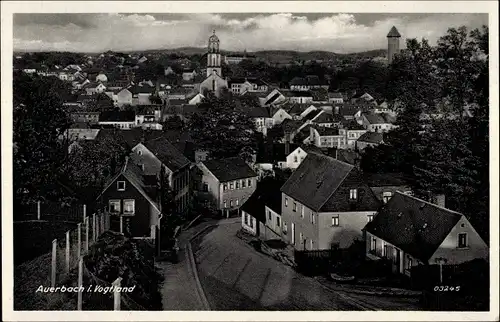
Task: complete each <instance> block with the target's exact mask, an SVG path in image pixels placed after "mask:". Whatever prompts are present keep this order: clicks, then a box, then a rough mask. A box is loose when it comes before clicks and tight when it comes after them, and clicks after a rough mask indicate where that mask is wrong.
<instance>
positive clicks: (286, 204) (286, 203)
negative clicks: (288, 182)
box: [285, 198, 288, 207]
mask: <svg viewBox="0 0 500 322" xmlns="http://www.w3.org/2000/svg"><path fill="white" fill-rule="evenodd" d="M285 207H288V198H285Z"/></svg>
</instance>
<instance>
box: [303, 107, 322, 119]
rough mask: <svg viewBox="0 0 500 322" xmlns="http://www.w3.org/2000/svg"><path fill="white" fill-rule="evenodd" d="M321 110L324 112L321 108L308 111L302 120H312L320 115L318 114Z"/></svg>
mask: <svg viewBox="0 0 500 322" xmlns="http://www.w3.org/2000/svg"><path fill="white" fill-rule="evenodd" d="M321 112H323V110H320V109H317V110H314V111H311V112H309V113H307V114H306V116H304V118H303V119H302V120H303V121H309V120H312V119H313V118H315V117H316V116H318V114H319V113H321Z"/></svg>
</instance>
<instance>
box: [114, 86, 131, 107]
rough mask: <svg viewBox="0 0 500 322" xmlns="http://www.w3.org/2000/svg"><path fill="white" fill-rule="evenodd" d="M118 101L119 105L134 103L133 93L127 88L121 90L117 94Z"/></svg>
mask: <svg viewBox="0 0 500 322" xmlns="http://www.w3.org/2000/svg"><path fill="white" fill-rule="evenodd" d="M116 103H117V105H118V106H122V105H127V104H128V105H132V93H131V92H130V91H129V90H127V89H124V90H121V91H120V92H118V94H116Z"/></svg>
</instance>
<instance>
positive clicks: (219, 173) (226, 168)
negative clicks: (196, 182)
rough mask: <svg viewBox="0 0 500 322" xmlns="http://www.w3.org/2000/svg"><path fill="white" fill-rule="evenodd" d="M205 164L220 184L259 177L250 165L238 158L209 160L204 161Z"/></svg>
mask: <svg viewBox="0 0 500 322" xmlns="http://www.w3.org/2000/svg"><path fill="white" fill-rule="evenodd" d="M203 164H204V165H205V167H207V168H208V170H210V172H212V173H213V175H214V176H215V177H216V178H217V179H218V180H219V181H220V182H227V181H231V180H236V179H243V178H250V177H256V176H257V174H255V172H254V171H253V170H252V169H251V168H250V167H249V166H248V164H246V162H245V161H244V160H243V159H241V158H238V157H232V158H227V159H220V160H207V161H203Z"/></svg>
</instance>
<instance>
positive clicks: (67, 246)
mask: <svg viewBox="0 0 500 322" xmlns="http://www.w3.org/2000/svg"><path fill="white" fill-rule="evenodd" d="M69 246H70V241H69V230H68V231H67V232H66V273H69V256H70V255H69V248H70V247H69Z"/></svg>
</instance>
